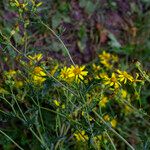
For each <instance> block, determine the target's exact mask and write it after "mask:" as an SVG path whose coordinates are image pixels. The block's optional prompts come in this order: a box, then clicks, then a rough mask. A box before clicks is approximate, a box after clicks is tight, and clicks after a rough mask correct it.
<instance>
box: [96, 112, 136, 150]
mask: <svg viewBox="0 0 150 150" xmlns="http://www.w3.org/2000/svg"><path fill="white" fill-rule="evenodd" d="M93 112H94V114H95V115H96V116H97V117H98V118H99V119H100V120H101V121H102V122H103V123H104V124H105V125H106V126H107V127H108V128H109V129H110V130H111V131H112V132H113V133H114V134H116V135H117V136H118V137H119V138H120V139H121V140H122V141H124V142H125V143H126V144H127V145H128V146H129V147H130V148H131V149H132V150H135V149H134V148H133V147H132V146H131V144H129V143H128V142H127V140H126V139H124V138H123V137H122V136H121V135H120V134H119V133H117V132H116V131H115V130H114V129H113V128H112V127H111V126H110V125H109V124H108V123H107V122H105V120H104V119H103V118H102V117H101V116H100V115H99V114H98V113H97V112H96V111H95V110H93Z"/></svg>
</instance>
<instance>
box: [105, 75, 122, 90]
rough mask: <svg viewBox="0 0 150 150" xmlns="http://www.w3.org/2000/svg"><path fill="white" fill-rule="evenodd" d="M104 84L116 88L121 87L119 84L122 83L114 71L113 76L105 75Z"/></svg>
mask: <svg viewBox="0 0 150 150" xmlns="http://www.w3.org/2000/svg"><path fill="white" fill-rule="evenodd" d="M104 84H105V85H109V86H114V88H115V89H117V88H119V86H120V85H121V84H120V83H119V81H118V79H117V77H116V75H115V73H112V75H111V78H109V77H105V81H104Z"/></svg>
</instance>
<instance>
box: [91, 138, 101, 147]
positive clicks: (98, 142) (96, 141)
mask: <svg viewBox="0 0 150 150" xmlns="http://www.w3.org/2000/svg"><path fill="white" fill-rule="evenodd" d="M92 141H93V144H94V145H93V146H94V147H95V149H97V150H100V149H101V141H102V135H95V136H94V137H93V138H92Z"/></svg>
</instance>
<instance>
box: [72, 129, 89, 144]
mask: <svg viewBox="0 0 150 150" xmlns="http://www.w3.org/2000/svg"><path fill="white" fill-rule="evenodd" d="M74 136H75V137H76V139H77V141H81V142H85V141H87V140H88V139H89V137H88V135H86V134H85V131H84V130H82V131H80V132H79V131H78V132H76V133H74Z"/></svg>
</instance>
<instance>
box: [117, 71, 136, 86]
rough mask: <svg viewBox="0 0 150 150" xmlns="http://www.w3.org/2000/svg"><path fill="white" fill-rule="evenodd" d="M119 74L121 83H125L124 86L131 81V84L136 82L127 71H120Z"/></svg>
mask: <svg viewBox="0 0 150 150" xmlns="http://www.w3.org/2000/svg"><path fill="white" fill-rule="evenodd" d="M117 72H118V74H119V75H118V77H119V81H120V82H123V83H124V84H126V83H127V81H130V82H133V81H134V78H133V77H132V76H131V75H129V74H128V73H127V72H126V71H120V70H117Z"/></svg>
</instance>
